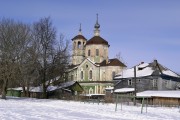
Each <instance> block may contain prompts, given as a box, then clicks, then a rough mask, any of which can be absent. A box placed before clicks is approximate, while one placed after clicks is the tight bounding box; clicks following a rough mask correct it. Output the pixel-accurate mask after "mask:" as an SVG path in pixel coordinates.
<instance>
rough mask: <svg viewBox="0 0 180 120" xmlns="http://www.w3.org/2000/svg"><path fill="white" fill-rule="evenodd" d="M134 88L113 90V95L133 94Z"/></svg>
mask: <svg viewBox="0 0 180 120" xmlns="http://www.w3.org/2000/svg"><path fill="white" fill-rule="evenodd" d="M134 90H135V89H134V88H121V89H116V90H114V92H115V93H127V92H133V91H134Z"/></svg>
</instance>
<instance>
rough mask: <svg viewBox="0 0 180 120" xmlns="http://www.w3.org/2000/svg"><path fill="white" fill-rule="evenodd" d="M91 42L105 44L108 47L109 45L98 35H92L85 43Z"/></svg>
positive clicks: (90, 43) (89, 43)
mask: <svg viewBox="0 0 180 120" xmlns="http://www.w3.org/2000/svg"><path fill="white" fill-rule="evenodd" d="M92 44H100V45H107V46H108V47H109V46H110V45H109V44H108V42H107V41H106V40H104V39H103V38H102V37H100V36H94V37H92V38H91V39H90V40H88V41H87V42H86V45H92Z"/></svg>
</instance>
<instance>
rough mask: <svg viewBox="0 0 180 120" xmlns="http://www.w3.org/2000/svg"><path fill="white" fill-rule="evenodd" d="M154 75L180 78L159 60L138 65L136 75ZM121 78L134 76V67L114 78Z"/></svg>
mask: <svg viewBox="0 0 180 120" xmlns="http://www.w3.org/2000/svg"><path fill="white" fill-rule="evenodd" d="M152 75H160V76H161V75H163V76H171V77H174V78H178V79H179V80H180V76H179V75H178V74H176V73H175V72H173V71H171V70H170V69H168V68H166V67H164V66H162V65H161V64H159V63H158V62H157V60H154V61H153V62H151V63H141V64H139V65H136V77H147V76H152ZM121 78H134V67H133V68H130V69H126V70H123V71H122V72H121V73H119V74H118V75H117V76H116V77H115V78H114V79H121Z"/></svg>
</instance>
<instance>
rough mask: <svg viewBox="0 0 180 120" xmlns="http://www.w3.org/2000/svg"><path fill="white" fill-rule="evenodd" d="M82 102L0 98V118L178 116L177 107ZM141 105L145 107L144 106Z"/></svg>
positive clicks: (151, 119)
mask: <svg viewBox="0 0 180 120" xmlns="http://www.w3.org/2000/svg"><path fill="white" fill-rule="evenodd" d="M120 109H121V108H120V105H118V109H117V111H116V112H115V104H102V103H100V104H99V105H98V104H97V103H94V104H93V103H84V102H79V101H77V102H75V101H63V100H45V99H33V98H9V99H8V100H2V99H0V119H1V120H179V119H180V112H179V109H178V108H167V107H148V112H147V113H146V112H143V113H142V114H141V107H140V106H127V105H123V107H122V110H120ZM144 109H145V108H144Z"/></svg>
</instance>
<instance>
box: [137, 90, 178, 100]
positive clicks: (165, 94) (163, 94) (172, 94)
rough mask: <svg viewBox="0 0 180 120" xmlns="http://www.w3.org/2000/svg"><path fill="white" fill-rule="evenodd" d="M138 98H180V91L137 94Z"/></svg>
mask: <svg viewBox="0 0 180 120" xmlns="http://www.w3.org/2000/svg"><path fill="white" fill-rule="evenodd" d="M136 96H138V97H170V98H180V91H178V90H177V91H144V92H139V93H137V94H136Z"/></svg>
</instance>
